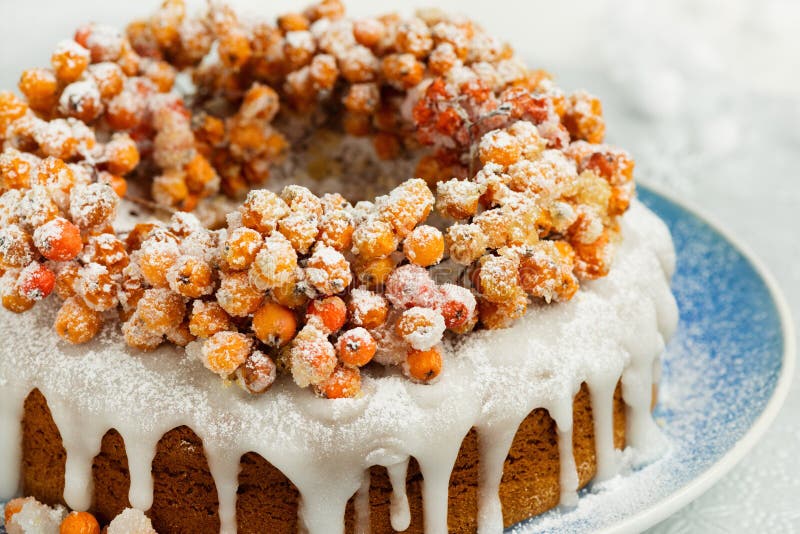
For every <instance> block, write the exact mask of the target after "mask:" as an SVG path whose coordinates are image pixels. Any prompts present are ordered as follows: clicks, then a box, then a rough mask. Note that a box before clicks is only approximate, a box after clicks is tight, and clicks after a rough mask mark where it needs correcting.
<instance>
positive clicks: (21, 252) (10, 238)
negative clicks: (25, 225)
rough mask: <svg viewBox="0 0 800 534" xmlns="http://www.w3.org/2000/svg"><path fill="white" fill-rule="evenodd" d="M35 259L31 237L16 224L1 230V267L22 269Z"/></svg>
mask: <svg viewBox="0 0 800 534" xmlns="http://www.w3.org/2000/svg"><path fill="white" fill-rule="evenodd" d="M33 259H34V251H33V242H32V240H31V237H30V236H29V235H28V234H27V233H26V232H25V231H24V230H23V229H22V228H20V227H19V226H17V225H16V224H11V225H9V226H6V227H5V228H0V267H2V268H6V269H13V268H17V269H18V268H22V267H25V266H26V265H28V264H29V263H30V262H31V261H33Z"/></svg>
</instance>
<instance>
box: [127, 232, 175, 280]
mask: <svg viewBox="0 0 800 534" xmlns="http://www.w3.org/2000/svg"><path fill="white" fill-rule="evenodd" d="M180 254H181V253H180V249H179V248H178V240H177V238H176V237H175V236H174V235H173V234H171V233H170V232H167V231H165V230H163V229H159V230H158V231H154V232H151V233H150V235H149V236H148V238H147V239H145V240H144V242H142V245H141V248H140V249H139V251H138V252H137V254H136V255H135V257H136V259H137V260H138V263H139V269H140V270H141V271H142V276H143V277H144V279H145V281H146V282H147V283H148V284H150V285H151V286H153V287H167V286H168V285H169V281H168V280H167V272H168V271H169V270H170V268H172V266H173V265H174V264H175V262H176V261H177V260H178V257H179V256H180Z"/></svg>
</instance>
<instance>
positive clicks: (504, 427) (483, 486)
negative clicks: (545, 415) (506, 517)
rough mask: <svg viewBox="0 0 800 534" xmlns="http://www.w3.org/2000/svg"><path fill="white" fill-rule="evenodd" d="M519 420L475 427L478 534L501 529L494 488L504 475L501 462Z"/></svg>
mask: <svg viewBox="0 0 800 534" xmlns="http://www.w3.org/2000/svg"><path fill="white" fill-rule="evenodd" d="M520 422H521V421H513V422H503V423H501V424H498V425H496V426H495V427H493V428H479V429H478V451H479V452H478V453H479V455H480V464H479V469H480V471H479V472H478V484H479V486H478V534H498V533H500V532H502V531H503V507H502V505H501V504H500V494H499V493H498V491H497V488H499V487H500V480H501V479H502V478H503V463H504V462H505V461H506V456H507V454H508V451H509V450H510V449H511V443H512V442H513V441H514V434H516V433H517V428H518V427H519V423H520Z"/></svg>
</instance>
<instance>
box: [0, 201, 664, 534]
mask: <svg viewBox="0 0 800 534" xmlns="http://www.w3.org/2000/svg"><path fill="white" fill-rule="evenodd" d="M622 231H623V236H624V239H623V242H622V243H621V245H620V246H619V249H618V250H617V254H616V258H615V263H614V266H613V269H612V270H611V273H610V274H609V276H607V277H606V278H604V279H601V280H597V281H594V282H591V283H586V284H584V286H583V288H582V289H581V291H579V292H578V294H577V295H576V296H575V298H574V299H573V300H572V301H571V302H570V303H567V304H556V305H541V306H538V305H534V306H532V307H531V309H530V311H529V312H528V314H527V315H526V316H525V317H524V318H523V319H521V320H520V321H518V322H517V324H515V325H514V326H513V327H512V328H509V329H506V330H499V331H491V332H487V331H483V332H477V333H475V334H472V335H470V336H467V337H466V338H464V339H460V340H458V341H457V342H456V343H455V344H449V345H447V346H446V350H445V361H444V367H445V369H444V372H443V373H442V375H441V380H439V381H438V382H437V383H436V384H434V385H427V386H426V385H420V384H415V383H412V382H410V381H408V380H406V379H404V378H403V377H402V376H400V375H399V374H398V373H397V372H396V371H393V370H388V371H386V372H385V373H382V374H380V376H378V373H376V374H375V375H374V376H373V375H370V374H366V375H365V376H364V380H363V385H364V389H365V395H364V396H363V397H361V398H358V399H343V400H336V401H329V400H324V399H319V398H316V397H315V396H314V395H313V394H312V393H311V392H309V391H308V390H301V389H299V388H297V387H296V386H295V385H294V384H293V383H291V380H287V379H279V380H278V381H277V382H276V384H275V385H274V386H273V388H272V389H271V390H270V392H269V393H268V394H266V395H262V396H259V397H252V396H249V395H247V394H246V393H244V392H241V391H239V390H238V388H233V387H225V386H224V385H223V384H222V383H221V382H220V380H219V379H218V378H216V377H215V376H214V375H212V374H211V373H208V372H206V371H205V370H204V369H203V368H202V366H200V365H198V363H197V362H196V361H195V360H193V359H191V358H190V357H188V356H185V355H183V353H182V351H180V350H178V349H174V348H171V347H162V348H160V349H159V350H157V351H154V352H153V353H148V354H142V353H138V352H136V351H133V350H131V349H128V348H126V347H125V346H124V343H123V342H122V341H121V339H120V335H119V333H118V332H117V331H115V329H114V328H112V327H107V328H106V330H105V331H104V332H103V333H102V334H101V335H100V336H99V337H98V338H97V339H96V340H94V341H93V342H91V343H89V344H87V345H83V346H79V347H73V346H67V345H65V344H64V343H63V342H61V341H59V340H58V338H57V336H55V335H54V334H52V333H51V331H50V328H51V324H52V320H53V317H54V314H55V306H54V303H53V302H52V301H50V302H44V303H41V304H39V307H38V308H37V312H34V313H30V314H25V315H21V316H18V315H13V314H11V313H9V312H6V311H3V312H0V339H3V342H4V345H3V346H4V347H5V348H4V351H3V353H2V357H0V428H3V429H4V432H3V433H2V434H0V465H1V466H3V467H4V468H3V469H2V470H1V471H0V499H2V498H6V497H11V496H13V495H14V494H15V493H16V492H17V490H18V486H19V472H18V470H17V469H14V468H8V466H15V465H19V463H20V444H21V437H20V431H19V427H20V425H19V420H20V417H21V411H22V402H23V400H24V398H25V396H26V395H27V394H28V392H30V390H31V389H33V388H39V389H40V390H41V392H42V394H43V395H44V396H45V398H46V399H47V400H48V403H49V405H50V407H51V411H52V412H53V417H54V420H55V422H56V424H57V426H58V428H59V430H60V432H61V435H62V437H63V441H64V447H65V449H66V451H67V472H66V481H65V498H66V500H67V501H68V503H69V504H70V506H73V507H75V508H77V509H84V508H86V507H87V506H88V504H89V503H90V501H91V498H90V497H91V491H92V490H91V463H92V462H91V459H92V458H93V457H94V455H95V454H96V453H97V451H98V450H99V446H100V442H101V440H102V437H103V435H104V434H105V433H106V431H107V430H108V429H110V428H115V429H117V430H118V431H119V433H120V434H121V435H122V437H123V439H124V441H125V446H126V449H127V452H128V462H129V467H130V474H131V488H130V501H131V505H132V506H134V507H137V508H140V509H147V508H149V507H150V505H151V504H152V493H153V479H152V475H151V463H152V459H153V456H154V453H155V449H156V444H157V443H158V440H159V439H160V438H161V436H162V435H163V434H164V433H166V432H167V431H168V430H170V429H172V428H175V427H177V426H180V425H187V426H189V427H190V428H192V429H193V430H194V431H195V432H196V433H197V435H198V436H199V437H200V438H201V439H202V441H203V444H204V448H205V452H206V456H207V457H208V461H209V467H210V470H211V473H212V476H213V477H214V480H215V482H216V488H217V494H218V496H219V502H220V519H221V532H224V533H233V532H235V531H236V508H235V507H236V490H237V478H238V473H239V459H240V458H241V456H242V455H243V454H245V453H247V452H250V451H253V452H256V453H258V454H260V455H261V456H263V457H264V458H265V459H266V460H267V461H269V462H270V463H271V464H272V465H274V466H275V467H276V468H277V469H279V470H280V471H281V472H283V473H284V474H286V476H287V477H288V478H289V479H290V480H291V481H292V483H294V485H295V486H297V488H298V489H299V491H300V495H301V499H300V506H299V510H298V514H299V524H300V528H301V530H304V531H307V532H309V533H311V534H317V533H326V534H327V533H334V534H335V533H338V532H343V529H344V526H343V519H344V512H345V507H346V504H347V501H348V500H349V499H350V498H351V497H352V496H353V495H354V494H356V493H357V492H358V496H357V498H356V509H357V514H356V516H357V524H358V529H359V532H368V531H369V524H368V521H369V513H368V511H369V510H368V506H369V500H368V498H369V495H368V484H369V477H368V473H369V467H370V466H372V465H383V466H386V467H387V469H388V472H389V477H390V481H391V483H392V488H393V492H392V498H391V521H392V525H393V527H394V528H396V529H398V530H402V529H403V528H405V527H407V526H408V524H409V522H410V512H409V507H408V498H407V496H406V489H405V486H406V484H405V478H406V471H407V465H408V460H409V458H410V457H412V456H413V457H414V458H416V460H417V462H418V463H419V466H420V470H421V472H422V475H423V484H424V488H423V501H424V520H425V531H426V532H428V533H431V534H436V533H442V534H444V533H446V532H447V493H448V486H449V481H450V474H451V471H452V467H453V465H454V463H455V460H456V457H457V455H458V451H459V449H460V446H461V442H462V440H463V438H464V436H466V434H467V433H468V432H469V430H470V429H471V428H473V427H474V428H476V429H477V432H478V447H479V453H480V472H479V511H478V525H479V527H478V530H479V532H481V533H482V534H483V533H499V532H501V531H502V527H503V524H502V510H501V506H500V501H499V497H498V486H499V483H500V480H501V478H502V470H503V462H504V460H505V458H506V455H507V452H508V450H509V448H510V446H511V443H512V440H513V438H514V434H515V432H516V430H517V428H518V427H519V424H520V423H521V422H522V421H523V420H524V419H525V417H526V416H527V415H528V414H529V413H530V412H531V411H532V410H533V409H536V408H545V409H547V410H548V412H549V413H550V415H551V416H552V417H553V419H554V420H555V421H556V423H557V426H558V439H559V454H560V457H561V474H560V481H561V501H562V504H563V505H572V504H574V503H575V499H576V498H577V497H576V489H577V484H578V475H577V468H576V465H575V460H574V458H573V456H572V403H573V397H574V395H575V394H576V393H577V392H578V391H579V389H580V386H581V384H582V383H584V382H585V383H586V384H587V386H588V389H589V392H590V395H591V400H592V407H593V412H594V426H595V436H596V447H597V461H598V478H599V479H601V480H602V479H607V478H610V477H613V476H614V474H615V473H616V471H617V464H618V461H617V456H618V454H617V452H616V451H615V450H614V447H613V426H612V419H613V394H614V388H615V385H616V383H617V381H618V380H619V379H620V377H621V379H622V390H623V398H624V400H625V403H626V405H627V411H628V419H627V420H628V429H627V430H628V440H629V444H630V445H631V448H632V449H633V452H635V453H636V454H638V455H639V457H640V458H642V459H644V460H647V459H650V458H652V457H653V454H654V453H655V452H657V451H658V450H659V446H660V440H659V435H658V431H657V427H656V425H655V423H654V422H653V419H652V417H651V415H650V409H649V408H650V401H651V388H652V385H653V382H654V380H655V379H656V378H657V376H656V372H655V371H654V369H655V368H656V364H657V359H658V357H659V355H660V353H661V351H662V350H663V347H664V339H666V338H668V337H669V336H670V335H671V334H672V332H673V331H674V329H675V325H676V322H677V309H676V306H675V302H674V299H673V297H672V295H671V293H670V291H669V285H668V281H669V277H670V276H671V274H672V270H673V269H674V261H675V258H674V252H673V250H672V246H671V240H670V237H669V233H668V231H667V230H666V227H665V226H664V224H663V223H662V222H661V221H660V220H659V219H658V218H656V217H655V216H654V215H653V214H652V213H650V212H649V211H648V210H647V209H646V208H644V207H643V206H642V205H641V204H639V203H638V202H634V204H633V206H632V208H631V210H630V212H629V213H628V214H627V215H625V217H624V218H623V221H622ZM31 332H34V333H35V335H31Z"/></svg>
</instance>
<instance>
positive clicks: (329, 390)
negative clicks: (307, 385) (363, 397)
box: [316, 365, 361, 399]
mask: <svg viewBox="0 0 800 534" xmlns="http://www.w3.org/2000/svg"><path fill="white" fill-rule="evenodd" d="M316 389H317V391H318V392H319V393H320V394H321V395H322V396H324V397H326V398H328V399H346V398H352V397H355V396H357V395H358V394H359V393H360V392H361V372H360V371H359V370H358V368H355V367H347V366H344V365H339V366H337V367H336V369H334V370H333V373H331V376H329V377H328V378H327V379H326V380H323V381H322V382H321V383H320V384H318V385H317V388H316Z"/></svg>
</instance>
